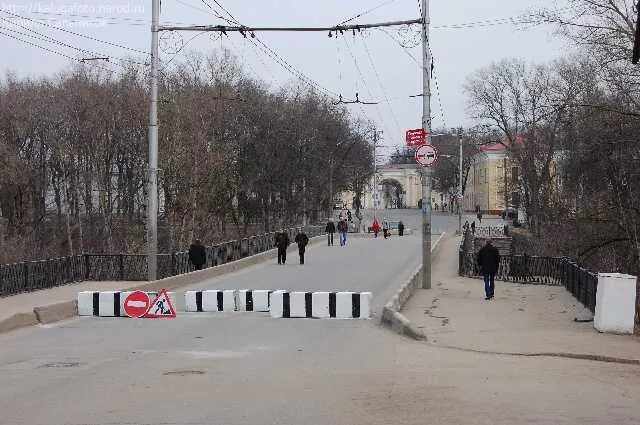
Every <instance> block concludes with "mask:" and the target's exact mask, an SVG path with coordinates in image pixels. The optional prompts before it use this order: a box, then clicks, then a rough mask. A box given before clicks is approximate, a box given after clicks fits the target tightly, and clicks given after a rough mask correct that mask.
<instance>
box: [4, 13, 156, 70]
mask: <svg viewBox="0 0 640 425" xmlns="http://www.w3.org/2000/svg"><path fill="white" fill-rule="evenodd" d="M0 20H2V21H5V22H8V23H9V24H10V25H13V26H17V27H19V28H22V29H23V30H26V31H28V32H29V33H33V34H29V33H24V32H21V31H19V30H16V29H12V28H9V27H2V28H4V29H5V30H7V31H12V32H14V33H17V34H20V35H22V36H24V37H31V38H35V39H37V40H40V41H44V42H46V43H52V44H57V45H59V46H63V47H66V48H69V49H73V50H75V51H77V52H82V53H87V54H89V55H94V56H101V57H107V58H108V59H115V60H117V61H120V62H129V63H134V64H136V65H145V64H144V63H142V62H138V61H135V60H133V59H125V58H118V57H113V56H110V55H107V54H105V53H102V52H96V51H94V50H87V49H83V48H80V47H77V46H73V45H71V44H68V43H65V42H63V41H60V40H58V39H56V38H54V37H51V36H48V35H46V34H42V33H40V32H38V31H35V30H33V29H31V28H29V27H26V26H24V25H20V24H18V23H17V22H12V21H11V20H9V19H7V18H4V17H2V16H0ZM34 34H35V35H34ZM114 64H115V65H117V66H121V67H123V68H124V66H123V65H121V64H119V63H117V62H114Z"/></svg>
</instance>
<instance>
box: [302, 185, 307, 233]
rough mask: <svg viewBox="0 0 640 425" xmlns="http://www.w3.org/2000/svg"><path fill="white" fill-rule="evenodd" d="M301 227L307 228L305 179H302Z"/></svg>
mask: <svg viewBox="0 0 640 425" xmlns="http://www.w3.org/2000/svg"><path fill="white" fill-rule="evenodd" d="M302 227H303V228H304V227H307V179H305V178H304V177H303V178H302Z"/></svg>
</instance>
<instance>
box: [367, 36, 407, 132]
mask: <svg viewBox="0 0 640 425" xmlns="http://www.w3.org/2000/svg"><path fill="white" fill-rule="evenodd" d="M360 39H361V41H362V45H363V46H364V50H365V52H366V53H367V57H368V58H369V63H370V64H371V69H373V72H374V74H375V75H376V79H377V80H378V85H379V86H380V90H381V92H382V95H383V97H384V99H385V100H386V101H387V107H388V108H389V111H390V112H391V118H392V119H393V121H394V123H395V125H396V130H398V134H402V128H401V127H400V123H399V121H398V116H397V115H396V112H395V110H394V109H393V106H392V105H391V102H390V101H389V94H388V93H387V89H386V88H385V86H384V84H383V83H382V78H380V73H379V72H378V69H377V68H376V65H375V63H374V61H373V57H372V56H371V52H370V51H369V47H368V46H367V42H366V40H365V39H364V36H362V34H361V35H360Z"/></svg>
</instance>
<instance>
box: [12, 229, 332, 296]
mask: <svg viewBox="0 0 640 425" xmlns="http://www.w3.org/2000/svg"><path fill="white" fill-rule="evenodd" d="M281 231H284V232H287V234H289V236H290V238H291V239H292V240H293V238H295V234H296V229H294V228H289V229H284V230H281ZM305 231H306V233H307V236H309V237H310V238H311V237H314V236H318V235H321V234H323V233H324V226H307V227H305ZM275 233H276V232H270V233H265V234H260V235H255V236H251V237H248V238H244V239H240V240H233V241H227V242H222V243H219V244H216V245H213V246H208V247H206V253H207V262H206V264H205V265H204V268H209V267H216V266H219V265H221V264H225V263H228V262H230V261H236V260H239V259H241V258H245V257H249V256H252V255H256V254H259V253H261V252H265V251H268V250H270V249H273V248H274V238H275ZM147 270H148V269H147V257H146V255H142V254H79V255H74V256H67V257H61V258H53V259H48V260H39V261H27V262H21V263H14V264H3V265H0V297H5V296H9V295H14V294H18V293H21V292H30V291H35V290H38V289H46V288H53V287H56V286H60V285H65V284H68V283H73V282H81V281H85V280H92V281H123V280H126V281H144V280H147ZM194 270H195V268H194V267H193V265H192V264H191V262H190V261H189V253H188V252H187V251H182V252H174V253H171V254H168V253H167V254H158V278H159V279H162V278H165V277H170V276H176V275H179V274H184V273H189V272H191V271H194Z"/></svg>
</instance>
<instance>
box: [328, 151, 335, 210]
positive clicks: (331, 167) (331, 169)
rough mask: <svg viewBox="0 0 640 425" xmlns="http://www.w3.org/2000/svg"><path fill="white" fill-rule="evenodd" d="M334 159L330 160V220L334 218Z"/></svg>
mask: <svg viewBox="0 0 640 425" xmlns="http://www.w3.org/2000/svg"><path fill="white" fill-rule="evenodd" d="M333 207H334V203H333V158H329V219H332V218H333Z"/></svg>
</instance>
